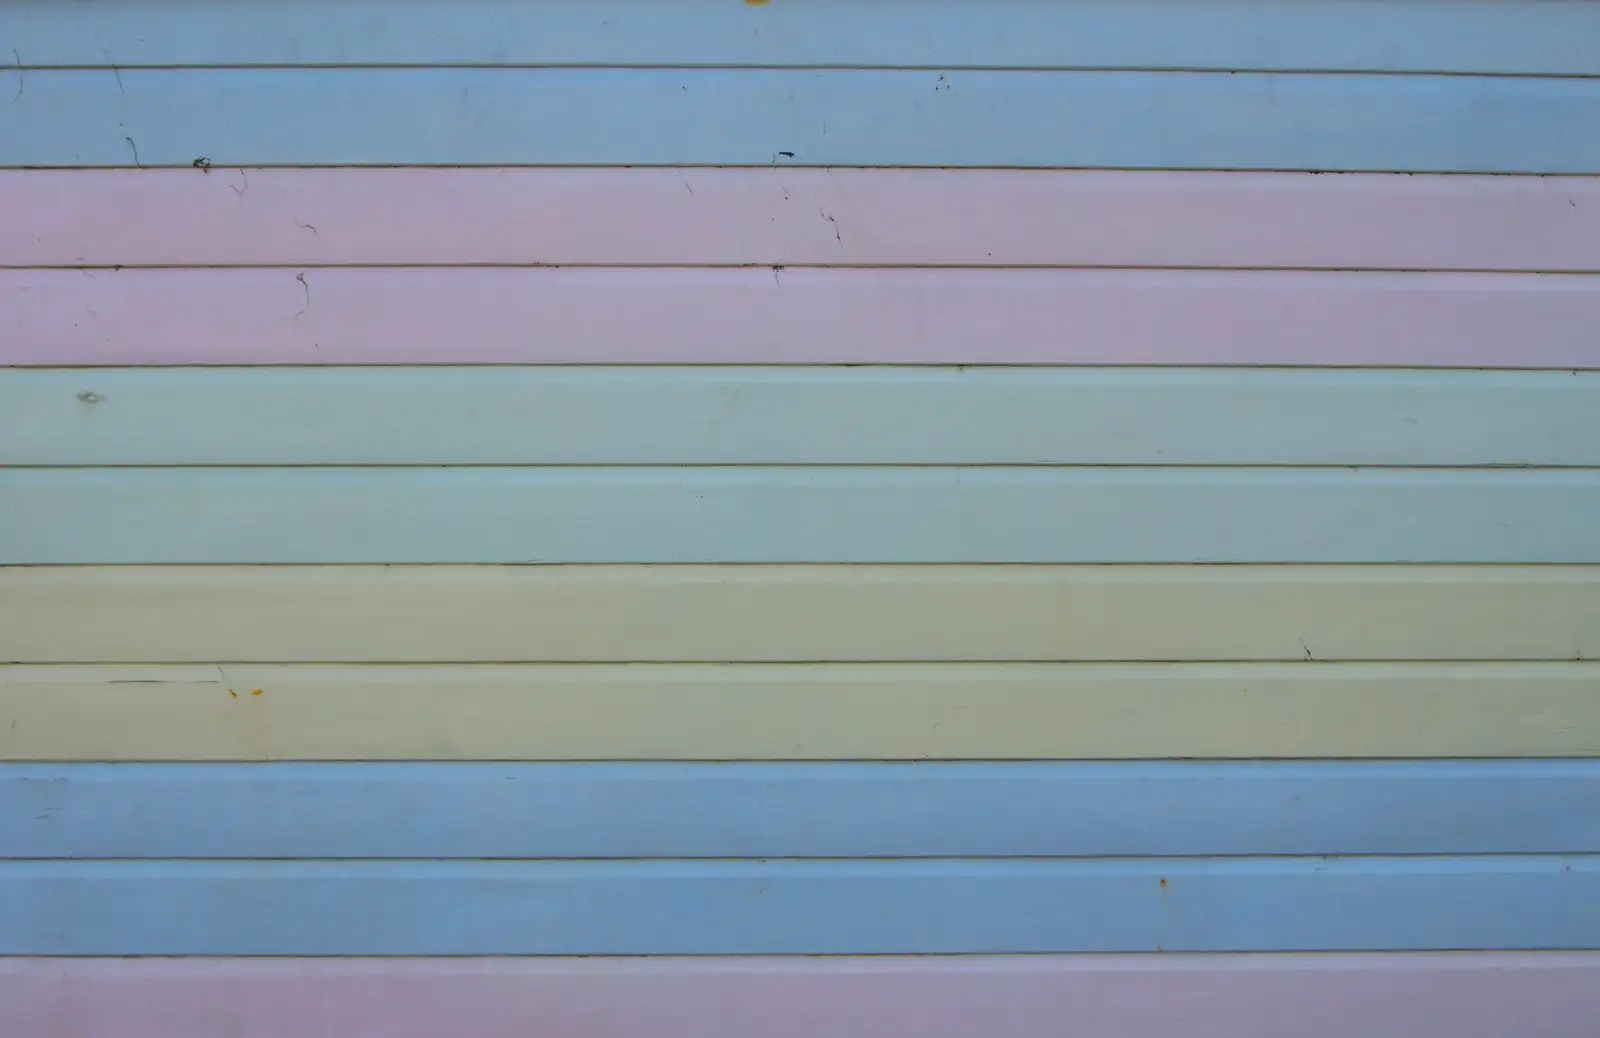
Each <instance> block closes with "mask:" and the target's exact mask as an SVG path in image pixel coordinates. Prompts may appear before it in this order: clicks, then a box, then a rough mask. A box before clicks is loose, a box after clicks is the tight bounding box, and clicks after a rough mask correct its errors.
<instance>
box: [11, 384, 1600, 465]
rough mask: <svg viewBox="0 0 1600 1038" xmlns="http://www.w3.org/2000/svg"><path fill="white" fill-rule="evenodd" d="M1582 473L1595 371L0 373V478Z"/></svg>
mask: <svg viewBox="0 0 1600 1038" xmlns="http://www.w3.org/2000/svg"><path fill="white" fill-rule="evenodd" d="M630 464H631V465H713V464H714V465H772V464H809V465H862V464H865V465H885V464H888V465H947V464H962V465H994V464H1001V465H1004V464H1024V465H1391V466H1406V465H1426V466H1494V465H1512V466H1521V465H1539V466H1600V372H1582V373H1577V372H1544V371H1492V372H1491V371H1437V370H1429V371H1407V370H1383V371H1373V370H1361V371H1330V370H1325V369H1321V370H1311V371H1287V370H1274V369H1251V370H1221V369H1207V368H1190V369H1174V368H1125V369H1111V368H1027V369H1018V368H1005V367H1000V368H931V367H922V368H911V367H879V368H873V367H831V368H830V367H820V368H819V367H760V366H757V367H642V368H636V367H626V368H618V367H606V366H602V367H566V368H562V367H491V368H477V367H424V368H406V367H351V368H337V367H322V368H310V369H308V368H299V367H286V368H252V369H249V370H239V369H231V368H109V369H108V368H100V369H93V370H77V369H59V368H45V369H28V368H10V369H0V465H27V466H46V465H92V466H121V465H630Z"/></svg>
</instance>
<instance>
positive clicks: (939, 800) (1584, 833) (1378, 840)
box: [0, 760, 1600, 858]
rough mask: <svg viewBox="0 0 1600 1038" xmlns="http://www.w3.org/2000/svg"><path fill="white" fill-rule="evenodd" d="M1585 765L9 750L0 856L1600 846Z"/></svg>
mask: <svg viewBox="0 0 1600 1038" xmlns="http://www.w3.org/2000/svg"><path fill="white" fill-rule="evenodd" d="M1596 804H1600V760H1582V761H1523V760H1515V761H1405V762H1366V761H1339V762H1302V761H1284V762H1243V763H1211V762H1189V761H1162V762H1135V763H1123V762H1095V763H1056V762H1050V763H1043V762H1041V763H1026V764H991V763H962V764H835V763H820V764H755V763H727V764H677V763H663V764H447V763H403V764H375V763H356V764H302V763H274V764H243V765H233V764H65V765H63V764H4V765H0V848H3V853H4V854H5V856H7V857H11V858H648V857H661V858H844V857H922V856H959V855H978V856H984V857H1010V856H1023V857H1029V856H1033V857H1045V856H1087V855H1111V856H1146V855H1213V854H1215V855H1237V854H1275V855H1276V854H1489V853H1521V852H1543V853H1587V852H1597V851H1600V811H1596V810H1595V809H1594V807H1595V805H1596Z"/></svg>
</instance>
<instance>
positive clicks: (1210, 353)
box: [0, 268, 1600, 368]
mask: <svg viewBox="0 0 1600 1038" xmlns="http://www.w3.org/2000/svg"><path fill="white" fill-rule="evenodd" d="M0 298H4V299H5V300H6V305H5V306H4V307H0V363H3V364H8V365H83V364H92V365H142V364H277V363H306V364H317V363H330V364H331V363H349V364H365V363H480V362H481V363H490V362H524V363H540V362H543V363H569V362H588V363H947V364H963V363H971V364H983V363H1001V364H1008V363H1017V364H1031V363H1079V364H1241V365H1363V366H1441V367H1453V366H1467V367H1552V368H1589V367H1600V335H1597V334H1596V332H1595V329H1597V328H1600V277H1596V276H1592V275H1571V274H1567V275H1531V274H1406V273H1353V272H1351V273H1341V272H1309V271H1104V270H882V269H869V270H836V269H816V268H801V269H786V270H776V269H771V268H743V269H717V270H707V269H685V268H672V269H662V268H649V269H626V270H602V269H594V268H579V269H572V268H563V269H557V268H403V269H369V268H331V269H311V270H304V271H297V270H295V269H292V268H288V269H252V270H222V269H201V270H124V271H108V270H101V271H78V270H22V271H15V270H14V271H0Z"/></svg>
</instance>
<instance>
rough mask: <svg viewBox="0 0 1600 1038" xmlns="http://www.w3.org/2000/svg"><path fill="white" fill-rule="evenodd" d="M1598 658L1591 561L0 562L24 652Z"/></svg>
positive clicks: (111, 657)
mask: <svg viewBox="0 0 1600 1038" xmlns="http://www.w3.org/2000/svg"><path fill="white" fill-rule="evenodd" d="M1307 658H1314V659H1318V660H1430V659H1435V660H1451V659H1456V660H1471V659H1504V660H1541V659H1542V660H1572V659H1585V658H1588V659H1593V658H1600V566H1007V565H998V566H986V565H965V566H174V567H166V566H111V567H97V566H61V567H53V566H39V567H0V661H5V662H23V663H184V662H195V663H207V662H211V661H213V660H238V661H257V662H266V663H272V662H284V663H293V662H373V663H381V662H402V663H403V662H418V663H426V662H438V661H445V662H450V661H463V662H472V661H501V662H520V661H572V662H631V661H638V660H664V661H749V662H762V661H793V660H799V661H805V660H836V661H873V660H891V661H893V660H1282V661H1288V660H1304V659H1307Z"/></svg>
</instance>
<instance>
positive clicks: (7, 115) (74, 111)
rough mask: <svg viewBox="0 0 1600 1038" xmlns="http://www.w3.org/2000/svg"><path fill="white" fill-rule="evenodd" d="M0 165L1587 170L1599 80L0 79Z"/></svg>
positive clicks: (545, 74)
mask: <svg viewBox="0 0 1600 1038" xmlns="http://www.w3.org/2000/svg"><path fill="white" fill-rule="evenodd" d="M0 93H4V94H11V95H13V96H12V100H11V102H10V103H9V104H5V105H0V165H4V166H135V165H146V166H189V165H191V164H192V163H194V162H195V161H196V160H198V159H205V160H207V161H209V162H211V163H213V164H216V165H347V164H367V165H408V164H423V165H437V164H449V165H478V164H503V165H517V164H574V165H584V164H589V165H641V166H642V165H768V164H777V163H785V164H793V165H811V166H827V165H838V166H1095V167H1117V168H1124V167H1125V168H1175V169H1178V168H1190V169H1210V168H1216V169H1284V170H1378V171H1384V170H1392V171H1402V172H1424V171H1439V172H1485V173H1594V172H1600V132H1594V127H1597V126H1600V79H1529V78H1510V77H1470V76H1385V75H1262V74H1241V75H1232V74H1227V73H1205V74H1188V73H1159V72H992V71H969V72H956V71H951V72H934V71H888V70H874V71H818V70H793V69H789V70H784V69H779V70H726V69H704V70H663V69H484V68H475V69H404V70H394V69H388V70H369V69H326V68H323V69H253V70H232V71H229V70H181V69H178V70H130V71H123V72H113V71H110V70H106V71H97V70H90V71H32V72H15V71H13V72H6V73H0Z"/></svg>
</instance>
